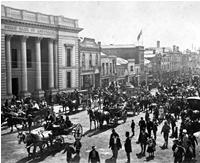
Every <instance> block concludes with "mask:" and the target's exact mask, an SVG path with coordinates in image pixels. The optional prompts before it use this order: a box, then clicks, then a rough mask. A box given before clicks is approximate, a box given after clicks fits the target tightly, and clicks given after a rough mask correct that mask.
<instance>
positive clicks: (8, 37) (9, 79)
mask: <svg viewBox="0 0 200 163" xmlns="http://www.w3.org/2000/svg"><path fill="white" fill-rule="evenodd" d="M11 37H12V36H11V35H6V60H7V62H6V66H7V69H6V74H7V95H8V96H11V95H12V67H11V44H10V42H11Z"/></svg>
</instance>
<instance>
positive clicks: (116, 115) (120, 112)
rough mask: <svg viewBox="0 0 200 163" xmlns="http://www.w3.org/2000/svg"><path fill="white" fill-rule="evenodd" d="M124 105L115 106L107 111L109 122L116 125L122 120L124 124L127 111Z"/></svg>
mask: <svg viewBox="0 0 200 163" xmlns="http://www.w3.org/2000/svg"><path fill="white" fill-rule="evenodd" d="M125 107H126V103H122V104H121V105H120V104H117V105H116V106H115V107H113V108H111V109H110V110H109V113H110V122H111V123H114V124H117V122H118V121H119V120H123V122H124V123H125V122H126V120H127V110H126V108H125Z"/></svg>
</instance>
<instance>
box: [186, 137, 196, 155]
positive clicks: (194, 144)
mask: <svg viewBox="0 0 200 163" xmlns="http://www.w3.org/2000/svg"><path fill="white" fill-rule="evenodd" d="M188 138H189V141H190V142H191V144H192V146H193V157H194V158H195V157H196V145H198V141H197V138H196V137H195V136H194V134H192V133H190V134H189V137H188Z"/></svg>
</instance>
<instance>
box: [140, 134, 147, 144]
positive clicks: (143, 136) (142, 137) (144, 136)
mask: <svg viewBox="0 0 200 163" xmlns="http://www.w3.org/2000/svg"><path fill="white" fill-rule="evenodd" d="M147 138H148V134H147V133H146V132H145V133H144V134H142V133H140V136H139V142H140V143H141V144H147Z"/></svg>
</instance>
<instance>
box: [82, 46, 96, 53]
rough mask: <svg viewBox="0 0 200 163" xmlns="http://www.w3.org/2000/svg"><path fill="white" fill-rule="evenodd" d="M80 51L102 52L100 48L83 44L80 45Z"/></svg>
mask: <svg viewBox="0 0 200 163" xmlns="http://www.w3.org/2000/svg"><path fill="white" fill-rule="evenodd" d="M80 51H81V52H87V51H89V52H98V53H99V52H100V51H99V48H93V47H82V46H80Z"/></svg>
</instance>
